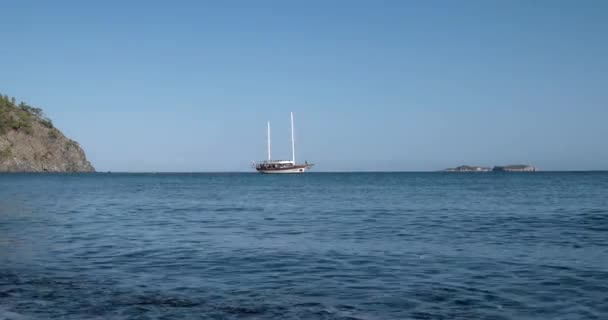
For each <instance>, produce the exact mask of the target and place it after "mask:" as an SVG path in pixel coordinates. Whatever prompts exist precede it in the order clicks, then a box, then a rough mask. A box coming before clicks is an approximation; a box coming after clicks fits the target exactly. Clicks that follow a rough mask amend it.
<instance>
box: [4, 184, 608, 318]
mask: <svg viewBox="0 0 608 320" xmlns="http://www.w3.org/2000/svg"><path fill="white" fill-rule="evenodd" d="M0 319H608V173H593V172H588V173H534V174H498V173H482V174H445V173H352V174H351V173H340V174H329V173H310V174H305V175H296V176H291V175H287V176H283V175H280V176H272V175H257V174H89V175H59V174H58V175H54V174H53V175H51V174H48V175H34V174H23V175H21V174H18V175H0Z"/></svg>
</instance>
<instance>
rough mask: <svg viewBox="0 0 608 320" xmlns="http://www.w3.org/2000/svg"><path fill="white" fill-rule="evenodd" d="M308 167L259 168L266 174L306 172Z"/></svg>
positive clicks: (259, 170) (260, 171)
mask: <svg viewBox="0 0 608 320" xmlns="http://www.w3.org/2000/svg"><path fill="white" fill-rule="evenodd" d="M306 169H308V168H307V167H306V166H302V167H295V168H280V169H257V170H258V172H259V173H264V174H280V173H304V172H306Z"/></svg>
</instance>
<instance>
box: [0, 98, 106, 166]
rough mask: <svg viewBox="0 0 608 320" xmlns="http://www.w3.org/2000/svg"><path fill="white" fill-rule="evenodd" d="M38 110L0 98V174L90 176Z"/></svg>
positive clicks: (80, 154)
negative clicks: (57, 173)
mask: <svg viewBox="0 0 608 320" xmlns="http://www.w3.org/2000/svg"><path fill="white" fill-rule="evenodd" d="M94 171H95V169H94V168H93V166H92V165H91V163H89V161H88V160H87V158H86V156H85V154H84V151H83V150H82V148H81V147H80V145H79V144H78V142H76V141H74V140H71V139H68V138H67V137H66V136H65V135H63V133H62V132H61V131H59V129H57V128H55V127H54V126H53V122H52V121H51V120H50V119H48V118H47V117H46V116H45V115H44V113H43V112H42V109H40V108H35V107H32V106H30V105H28V104H26V103H24V102H20V103H17V102H16V101H15V98H9V97H8V96H6V95H0V172H94Z"/></svg>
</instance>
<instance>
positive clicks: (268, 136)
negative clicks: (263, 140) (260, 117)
mask: <svg viewBox="0 0 608 320" xmlns="http://www.w3.org/2000/svg"><path fill="white" fill-rule="evenodd" d="M266 137H267V140H268V161H270V121H268V133H267V135H266Z"/></svg>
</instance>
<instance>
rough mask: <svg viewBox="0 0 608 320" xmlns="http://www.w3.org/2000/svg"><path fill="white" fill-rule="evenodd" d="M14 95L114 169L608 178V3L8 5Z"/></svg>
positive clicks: (0, 30)
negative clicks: (474, 170)
mask: <svg viewBox="0 0 608 320" xmlns="http://www.w3.org/2000/svg"><path fill="white" fill-rule="evenodd" d="M1 12H2V14H1V15H2V19H0V41H1V43H2V44H1V45H0V70H1V74H2V77H0V91H1V92H3V93H6V94H9V95H13V96H15V97H16V98H17V99H19V100H25V101H26V102H29V103H30V104H33V105H35V106H38V107H41V108H43V109H44V110H45V112H46V113H47V114H48V115H49V116H50V117H51V118H52V119H53V120H54V122H55V124H56V125H57V126H58V127H59V128H60V129H61V130H62V131H64V133H65V134H67V135H68V136H69V137H71V138H73V139H75V140H77V141H79V142H80V143H81V144H82V146H83V147H84V148H85V151H86V153H87V155H88V157H89V158H90V160H91V161H92V162H93V164H94V165H95V167H96V168H97V169H98V170H99V171H107V170H112V171H247V170H250V169H249V164H250V162H251V161H252V160H260V159H264V157H265V152H266V149H265V130H266V128H265V125H266V121H267V120H270V121H271V123H272V125H273V140H274V150H273V153H274V155H276V156H277V157H281V158H288V157H289V155H290V150H289V111H293V112H294V113H295V116H296V140H297V150H296V151H297V156H298V158H299V159H301V160H302V161H303V160H308V161H310V162H314V163H317V164H318V166H317V167H316V170H319V171H321V170H323V171H331V170H340V171H342V170H344V171H349V170H406V171H410V170H411V171H416V170H439V169H443V168H445V167H449V166H455V165H459V164H473V165H477V164H479V165H488V166H491V165H501V164H511V163H530V164H534V165H536V166H538V167H540V168H541V169H546V170H555V169H557V170H560V169H608V1H574V0H572V1H417V2H415V1H398V0H395V1H372V0H370V1H345V0H344V1H278V0H277V1H162V2H161V1H158V2H156V1H27V0H19V1H17V0H5V1H2V3H1Z"/></svg>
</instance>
